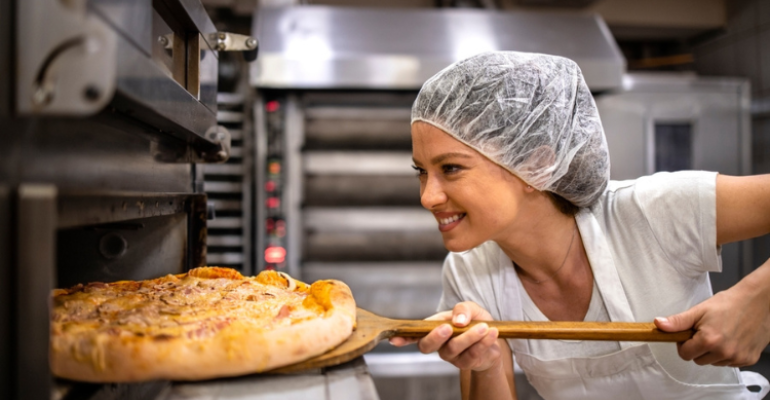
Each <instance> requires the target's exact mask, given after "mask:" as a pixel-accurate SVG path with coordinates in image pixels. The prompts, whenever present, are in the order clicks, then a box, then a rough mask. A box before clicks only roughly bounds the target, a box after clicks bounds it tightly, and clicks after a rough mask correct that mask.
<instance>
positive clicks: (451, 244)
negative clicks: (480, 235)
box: [444, 238, 480, 253]
mask: <svg viewBox="0 0 770 400" xmlns="http://www.w3.org/2000/svg"><path fill="white" fill-rule="evenodd" d="M479 244H480V243H476V244H474V243H469V242H467V241H464V240H463V241H461V240H452V239H448V238H444V247H446V249H447V250H449V251H451V252H452V253H461V252H463V251H468V250H471V249H473V248H474V247H476V246H478V245H479Z"/></svg>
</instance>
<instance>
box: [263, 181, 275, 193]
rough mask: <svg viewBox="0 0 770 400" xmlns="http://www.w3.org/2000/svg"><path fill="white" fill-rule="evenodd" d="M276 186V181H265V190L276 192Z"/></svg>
mask: <svg viewBox="0 0 770 400" xmlns="http://www.w3.org/2000/svg"><path fill="white" fill-rule="evenodd" d="M276 186H277V185H276V184H275V181H267V183H265V191H267V192H274V191H275V187H276Z"/></svg>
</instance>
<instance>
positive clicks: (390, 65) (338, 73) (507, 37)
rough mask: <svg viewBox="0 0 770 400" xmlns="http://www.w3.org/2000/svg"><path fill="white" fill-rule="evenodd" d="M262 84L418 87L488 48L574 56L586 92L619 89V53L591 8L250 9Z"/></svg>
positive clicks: (256, 79) (257, 82)
mask: <svg viewBox="0 0 770 400" xmlns="http://www.w3.org/2000/svg"><path fill="white" fill-rule="evenodd" d="M252 31H253V32H254V36H256V37H257V38H258V39H259V41H260V43H261V46H260V57H259V60H258V61H257V62H256V63H254V64H252V78H251V79H252V84H253V85H254V86H258V87H264V88H313V89H319V88H372V89H374V88H377V89H418V88H420V86H422V83H423V82H424V81H425V80H426V79H428V78H429V77H431V76H432V75H434V74H435V73H436V72H438V71H440V70H441V69H443V68H444V67H446V66H447V65H449V64H451V63H452V62H455V61H458V60H461V59H463V58H466V57H469V56H472V55H474V54H478V53H481V52H484V51H492V50H516V51H528V52H539V53H547V54H554V55H560V56H564V57H568V58H571V59H573V60H575V61H576V62H577V63H578V65H580V68H581V69H582V70H583V74H584V75H585V78H586V83H588V86H589V87H590V88H591V90H593V91H601V90H607V89H612V88H617V87H620V85H621V78H622V74H623V72H624V71H625V59H624V58H623V56H622V54H621V52H620V50H619V49H618V47H617V45H616V44H615V41H614V39H613V38H612V35H611V34H610V32H609V30H608V29H607V27H606V25H605V24H604V21H602V20H601V18H600V17H598V16H594V15H575V14H557V13H550V14H549V13H534V12H533V13H528V12H517V13H513V12H498V11H489V10H472V9H442V10H430V9H421V10H397V9H376V8H345V7H324V6H303V7H286V8H262V9H260V10H259V12H257V13H255V18H254V27H253V30H252Z"/></svg>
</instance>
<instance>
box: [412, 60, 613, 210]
mask: <svg viewBox="0 0 770 400" xmlns="http://www.w3.org/2000/svg"><path fill="white" fill-rule="evenodd" d="M417 121H423V122H426V123H429V124H431V125H433V126H435V127H437V128H439V129H441V130H443V131H445V132H446V133H448V134H450V135H452V136H453V137H455V138H456V139H458V140H460V141H461V142H463V143H465V144H467V145H469V146H470V147H472V148H474V149H475V150H477V151H479V152H480V153H481V154H483V155H485V156H486V157H488V158H489V159H491V160H492V161H494V162H495V163H497V164H499V165H501V166H502V167H504V168H506V169H507V170H509V171H511V172H512V173H513V174H515V175H516V176H518V177H519V178H521V179H522V180H524V181H525V182H526V183H527V184H528V185H531V186H532V187H534V188H536V189H538V190H547V191H551V192H553V193H556V194H558V195H560V196H562V197H564V198H565V199H567V200H569V201H570V202H572V203H573V204H575V205H576V206H578V207H584V206H588V205H591V204H592V203H593V202H594V201H596V200H597V199H598V198H599V196H600V195H601V193H602V192H603V191H604V188H605V187H606V186H607V182H608V180H609V175H610V158H609V153H608V150H607V142H606V140H605V138H604V131H603V130H602V123H601V121H600V119H599V112H598V110H597V109H596V104H595V103H594V99H593V97H592V96H591V92H590V91H589V90H588V86H586V83H585V81H584V80H583V75H582V74H581V72H580V68H578V66H577V64H575V62H574V61H572V60H569V59H566V58H563V57H555V56H549V55H544V54H531V53H518V52H492V53H484V54H479V55H476V56H473V57H471V58H468V59H465V60H462V61H459V62H457V63H455V64H452V65H450V66H449V67H447V68H445V69H444V70H442V71H441V72H439V73H437V74H436V75H434V76H433V77H432V78H430V79H429V80H428V81H427V82H425V84H424V85H423V86H422V89H421V90H420V93H419V94H418V95H417V99H416V100H415V102H414V105H413V106H412V123H415V122H417Z"/></svg>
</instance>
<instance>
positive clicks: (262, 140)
mask: <svg viewBox="0 0 770 400" xmlns="http://www.w3.org/2000/svg"><path fill="white" fill-rule="evenodd" d="M253 113H254V114H253V115H254V148H253V149H252V152H251V156H252V157H253V159H254V168H253V171H254V173H255V174H256V175H255V177H254V184H255V190H254V191H255V195H254V197H255V198H254V207H253V208H252V210H253V211H254V212H253V221H252V224H253V225H254V229H255V231H256V232H255V234H254V238H255V240H256V241H255V242H254V249H255V251H254V258H255V262H254V268H255V270H254V272H255V273H257V272H259V271H263V270H264V269H265V264H266V261H265V257H264V256H263V254H262V252H263V251H264V249H266V248H267V228H266V227H265V226H264V225H265V221H266V220H267V206H266V205H265V201H266V200H267V190H264V187H265V183H266V182H267V174H266V172H267V142H268V140H267V127H266V126H265V121H266V119H265V102H264V98H263V97H262V96H261V95H259V94H257V96H256V99H255V101H254V108H253Z"/></svg>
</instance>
